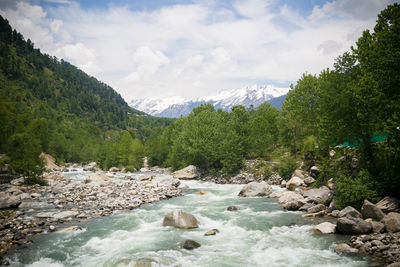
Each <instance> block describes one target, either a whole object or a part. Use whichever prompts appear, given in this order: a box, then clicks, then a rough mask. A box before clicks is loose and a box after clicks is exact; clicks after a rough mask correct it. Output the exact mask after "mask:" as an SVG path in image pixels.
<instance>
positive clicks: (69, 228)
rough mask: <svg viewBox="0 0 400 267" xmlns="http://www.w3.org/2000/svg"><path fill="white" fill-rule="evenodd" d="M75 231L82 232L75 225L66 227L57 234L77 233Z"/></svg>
mask: <svg viewBox="0 0 400 267" xmlns="http://www.w3.org/2000/svg"><path fill="white" fill-rule="evenodd" d="M77 230H82V228H81V227H79V226H77V225H74V226H70V227H66V228H60V229H58V231H57V232H64V233H68V232H72V231H77Z"/></svg>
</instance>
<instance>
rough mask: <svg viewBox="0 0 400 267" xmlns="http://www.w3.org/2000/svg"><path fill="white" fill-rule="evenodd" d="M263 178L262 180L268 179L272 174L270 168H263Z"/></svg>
mask: <svg viewBox="0 0 400 267" xmlns="http://www.w3.org/2000/svg"><path fill="white" fill-rule="evenodd" d="M263 170H264V171H263V178H264V180H267V179H269V178H270V177H271V176H272V175H273V174H274V173H273V172H272V170H271V168H270V167H269V166H265V167H264V168H263Z"/></svg>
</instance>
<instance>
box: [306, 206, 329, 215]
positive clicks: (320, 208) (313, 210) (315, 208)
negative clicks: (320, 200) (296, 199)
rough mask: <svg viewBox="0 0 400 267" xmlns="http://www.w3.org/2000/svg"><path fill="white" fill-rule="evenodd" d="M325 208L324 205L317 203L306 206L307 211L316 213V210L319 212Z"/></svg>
mask: <svg viewBox="0 0 400 267" xmlns="http://www.w3.org/2000/svg"><path fill="white" fill-rule="evenodd" d="M325 208H326V207H325V205H324V204H317V205H315V206H312V207H310V208H308V209H307V212H309V213H316V212H319V211H323V210H324V209H325Z"/></svg>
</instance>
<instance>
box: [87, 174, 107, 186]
mask: <svg viewBox="0 0 400 267" xmlns="http://www.w3.org/2000/svg"><path fill="white" fill-rule="evenodd" d="M109 182H110V178H108V176H107V175H106V174H105V173H101V172H96V173H93V174H92V175H90V176H89V177H88V178H86V180H85V183H87V184H91V185H105V184H107V183H109Z"/></svg>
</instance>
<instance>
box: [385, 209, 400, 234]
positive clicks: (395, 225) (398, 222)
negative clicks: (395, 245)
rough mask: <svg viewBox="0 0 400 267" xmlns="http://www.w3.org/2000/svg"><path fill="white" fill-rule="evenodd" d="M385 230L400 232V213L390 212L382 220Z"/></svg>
mask: <svg viewBox="0 0 400 267" xmlns="http://www.w3.org/2000/svg"><path fill="white" fill-rule="evenodd" d="M382 222H383V224H384V225H385V228H386V231H387V232H389V233H396V232H400V213H397V212H391V213H389V214H387V215H386V216H385V218H383V220H382Z"/></svg>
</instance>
